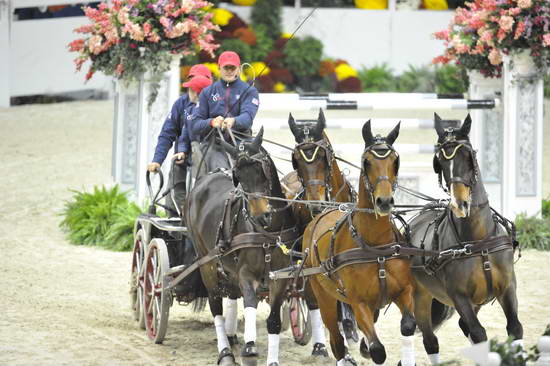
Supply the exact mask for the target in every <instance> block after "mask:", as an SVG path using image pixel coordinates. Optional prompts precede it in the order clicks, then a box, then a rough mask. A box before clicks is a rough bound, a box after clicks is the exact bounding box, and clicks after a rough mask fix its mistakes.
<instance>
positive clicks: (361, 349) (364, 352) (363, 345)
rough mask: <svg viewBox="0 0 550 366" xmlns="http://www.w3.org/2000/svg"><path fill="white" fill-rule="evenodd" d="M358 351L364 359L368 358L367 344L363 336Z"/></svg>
mask: <svg viewBox="0 0 550 366" xmlns="http://www.w3.org/2000/svg"><path fill="white" fill-rule="evenodd" d="M359 352H360V353H361V357H363V358H366V359H369V358H370V352H369V346H367V342H365V338H361V344H360V345H359Z"/></svg>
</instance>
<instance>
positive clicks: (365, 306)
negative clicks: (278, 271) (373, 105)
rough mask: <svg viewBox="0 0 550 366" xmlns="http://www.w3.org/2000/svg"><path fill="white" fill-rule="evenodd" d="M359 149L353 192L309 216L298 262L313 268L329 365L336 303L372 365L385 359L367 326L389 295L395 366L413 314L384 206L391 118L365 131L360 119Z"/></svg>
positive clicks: (393, 157) (337, 347)
mask: <svg viewBox="0 0 550 366" xmlns="http://www.w3.org/2000/svg"><path fill="white" fill-rule="evenodd" d="M362 133H363V140H364V141H365V151H364V152H363V154H362V156H361V168H362V169H361V175H360V184H359V199H358V202H357V205H356V207H355V208H353V209H352V210H350V211H349V212H341V211H339V210H332V211H328V212H325V213H323V214H321V215H318V216H316V217H315V218H314V219H313V221H311V223H310V224H309V225H308V226H307V227H306V230H305V232H304V238H303V250H304V251H305V250H308V252H309V255H308V257H307V259H306V262H305V263H306V264H305V267H306V268H309V269H314V268H320V269H321V270H322V273H319V274H314V275H312V277H311V278H310V283H311V287H312V289H313V292H314V293H315V297H316V298H317V302H318V303H319V307H320V309H321V316H322V318H323V322H324V323H325V326H326V327H327V328H328V330H329V332H330V345H331V348H332V353H333V355H334V357H335V358H336V360H337V365H346V364H351V362H350V361H349V360H346V359H345V347H344V340H343V337H342V335H341V333H340V331H339V329H338V325H337V302H338V301H341V302H345V303H347V304H349V305H351V307H352V309H353V312H354V313H355V316H356V319H357V323H358V325H359V328H360V329H361V331H362V332H363V333H364V335H365V336H366V338H367V341H368V344H367V343H365V341H364V339H363V340H362V342H361V354H362V355H363V356H366V355H367V353H368V354H370V357H371V358H372V360H373V361H374V362H375V363H376V364H382V363H383V362H384V361H385V360H386V351H385V349H384V346H383V345H382V343H381V342H380V340H379V339H378V336H377V335H376V331H375V328H374V322H375V317H376V313H377V311H378V310H379V309H381V308H382V307H383V306H385V305H387V304H388V303H389V302H394V303H395V304H397V306H398V307H399V309H400V311H401V314H402V319H401V334H402V335H403V337H404V338H403V348H402V358H401V361H402V363H403V365H407V366H412V365H414V348H413V347H414V344H413V335H414V331H415V328H416V323H415V320H414V317H413V293H414V280H413V277H412V274H411V272H410V267H409V259H408V257H404V258H403V257H401V256H400V255H399V248H401V247H405V246H406V243H404V241H403V238H402V237H401V234H400V233H399V231H398V230H397V228H396V226H395V225H394V224H393V221H392V216H391V210H392V208H393V204H394V200H393V195H394V192H395V188H396V186H397V173H398V169H399V156H398V154H397V152H396V151H395V150H394V149H393V147H392V144H393V143H394V142H395V140H396V138H397V136H398V134H399V124H398V125H397V126H396V127H395V128H394V129H393V130H392V131H391V132H390V133H389V134H388V136H387V137H385V138H384V137H382V136H380V135H377V136H373V135H372V131H371V124H370V121H368V122H366V123H365V125H364V126H363V131H362Z"/></svg>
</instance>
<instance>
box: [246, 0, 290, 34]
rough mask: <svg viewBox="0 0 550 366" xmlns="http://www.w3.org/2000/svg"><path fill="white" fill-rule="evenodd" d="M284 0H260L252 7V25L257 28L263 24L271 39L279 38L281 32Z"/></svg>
mask: <svg viewBox="0 0 550 366" xmlns="http://www.w3.org/2000/svg"><path fill="white" fill-rule="evenodd" d="M282 6H283V1H282V0H258V1H256V3H255V4H254V7H253V8H252V14H251V20H252V25H253V27H254V28H256V27H257V26H258V25H263V26H264V27H265V30H266V34H267V36H268V37H269V38H271V39H277V38H279V36H280V34H281V10H282Z"/></svg>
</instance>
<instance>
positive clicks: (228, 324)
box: [225, 296, 239, 347]
mask: <svg viewBox="0 0 550 366" xmlns="http://www.w3.org/2000/svg"><path fill="white" fill-rule="evenodd" d="M225 305H226V306H225V333H226V334H227V339H228V340H229V345H230V346H231V347H233V346H235V345H237V344H239V339H238V338H237V316H238V311H237V310H238V308H237V297H236V296H229V298H228V299H227V301H226V303H225Z"/></svg>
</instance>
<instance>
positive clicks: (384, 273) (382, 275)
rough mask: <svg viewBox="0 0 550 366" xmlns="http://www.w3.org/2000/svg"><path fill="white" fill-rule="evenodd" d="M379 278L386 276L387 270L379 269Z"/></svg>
mask: <svg viewBox="0 0 550 366" xmlns="http://www.w3.org/2000/svg"><path fill="white" fill-rule="evenodd" d="M378 278H386V270H385V269H383V268H381V269H379V270H378Z"/></svg>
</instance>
